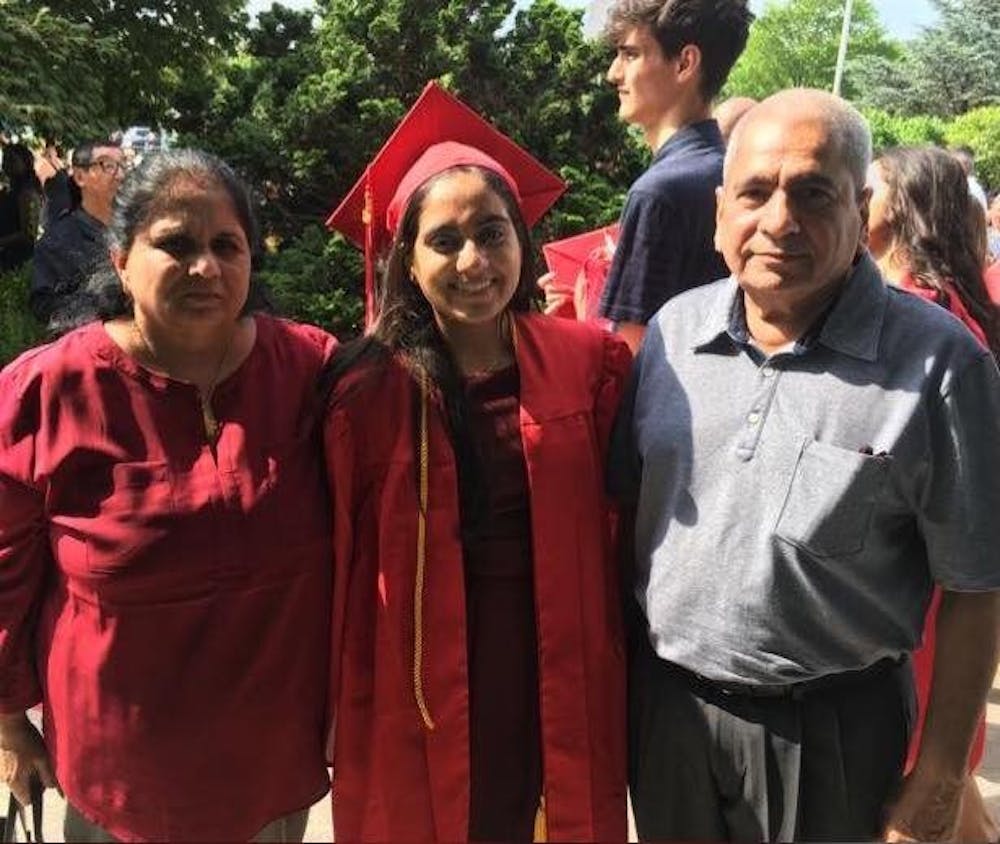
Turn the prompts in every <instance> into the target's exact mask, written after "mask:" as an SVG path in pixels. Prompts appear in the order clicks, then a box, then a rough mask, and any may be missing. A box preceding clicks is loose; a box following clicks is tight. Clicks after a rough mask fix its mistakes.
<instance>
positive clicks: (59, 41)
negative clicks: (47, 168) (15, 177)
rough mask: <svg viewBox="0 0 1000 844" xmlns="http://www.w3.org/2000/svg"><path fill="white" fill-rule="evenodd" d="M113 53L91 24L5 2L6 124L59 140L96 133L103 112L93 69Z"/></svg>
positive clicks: (1, 17) (2, 86)
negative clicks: (74, 133)
mask: <svg viewBox="0 0 1000 844" xmlns="http://www.w3.org/2000/svg"><path fill="white" fill-rule="evenodd" d="M113 52H114V45H113V43H111V42H110V41H109V40H108V39H106V38H102V37H96V36H95V33H94V31H93V29H92V27H91V26H90V25H89V24H87V23H73V22H71V21H69V20H66V19H65V18H63V17H60V16H59V15H58V14H55V13H54V12H53V11H52V10H50V9H48V8H45V7H42V8H38V9H35V8H33V5H32V4H30V3H24V2H6V0H0V55H2V56H3V62H4V70H3V73H2V74H0V120H2V121H3V122H4V123H7V124H12V125H14V126H32V127H35V128H38V129H43V130H45V131H46V132H48V133H50V134H55V135H60V134H69V133H71V132H80V133H85V132H89V131H94V130H95V129H96V127H97V126H98V125H99V123H100V118H101V116H102V114H103V108H102V106H101V85H100V82H99V81H98V80H97V79H95V78H94V76H93V75H92V74H90V73H89V69H90V67H92V66H93V65H94V64H95V63H97V62H99V61H102V60H104V58H105V57H107V56H109V55H111V54H113Z"/></svg>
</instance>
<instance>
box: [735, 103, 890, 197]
mask: <svg viewBox="0 0 1000 844" xmlns="http://www.w3.org/2000/svg"><path fill="white" fill-rule="evenodd" d="M772 112H773V113H776V114H782V115H788V114H791V115H795V116H796V117H801V118H803V119H808V118H813V117H815V118H818V119H820V120H823V121H824V122H825V123H826V125H827V127H828V128H829V132H830V138H831V139H832V140H833V141H834V142H835V143H836V144H837V149H838V150H840V154H841V155H842V156H843V158H844V162H845V163H846V164H847V167H848V170H849V171H850V173H851V177H852V178H853V179H854V185H855V187H856V188H857V190H858V191H859V192H860V191H861V190H863V189H864V186H865V182H866V180H867V176H868V167H869V165H870V164H871V163H872V133H871V130H870V129H869V128H868V121H867V120H865V118H864V117H863V116H862V115H861V112H859V111H858V110H857V109H856V108H855V107H854V106H852V105H851V104H850V103H849V102H847V101H846V100H843V99H841V98H840V97H837V96H834V95H833V94H831V93H829V92H827V91H819V90H816V89H813V88H790V89H788V90H786V91H779V92H778V93H777V94H774V95H772V96H770V97H768V98H767V99H766V100H764V101H763V102H761V103H759V104H758V105H756V106H754V107H753V108H752V109H750V111H748V112H747V113H746V115H744V117H743V118H742V119H741V120H740V121H739V123H737V124H736V128H735V129H734V130H733V135H732V137H731V138H730V141H729V147H728V148H727V150H726V160H725V167H724V173H725V172H726V171H728V169H729V164H730V160H731V158H732V156H733V151H734V150H735V149H736V148H737V147H738V146H739V144H740V139H741V138H742V136H743V134H744V133H745V132H746V131H747V129H748V128H749V127H751V126H752V125H753V124H754V123H756V122H757V121H758V120H767V119H769V117H770V116H771V113H772Z"/></svg>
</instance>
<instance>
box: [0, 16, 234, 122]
mask: <svg viewBox="0 0 1000 844" xmlns="http://www.w3.org/2000/svg"><path fill="white" fill-rule="evenodd" d="M10 5H12V6H15V7H18V6H19V7H22V8H23V9H25V10H27V11H28V12H31V13H36V14H37V13H40V12H43V11H46V10H47V12H48V13H49V14H50V15H51V16H52V17H53V18H54V19H60V20H62V21H64V22H67V23H69V24H75V25H77V26H78V27H86V28H87V29H88V30H89V32H90V33H91V34H92V35H93V36H94V37H95V38H97V39H99V41H100V42H101V43H102V44H103V45H105V46H106V47H107V49H104V50H102V51H100V52H98V53H96V54H95V53H94V52H93V51H92V50H81V52H80V57H82V60H79V59H75V60H74V66H73V70H74V73H73V75H72V76H70V77H68V81H69V84H68V85H67V88H66V93H67V96H77V97H79V92H80V91H81V86H82V85H85V84H86V85H89V84H92V83H94V82H96V84H97V85H98V91H99V96H97V97H94V98H92V99H90V100H89V101H88V100H82V101H81V102H82V103H83V104H84V105H85V106H86V107H87V108H88V109H90V110H91V112H90V113H92V114H93V115H95V117H94V118H91V120H92V122H93V121H94V120H98V121H103V124H104V129H105V131H106V130H107V128H108V127H109V126H112V125H123V126H124V125H128V124H130V123H147V122H148V123H153V124H156V123H159V122H161V121H168V120H169V113H170V109H171V106H172V104H173V100H174V97H175V96H176V95H177V93H178V92H179V91H181V90H182V89H183V88H184V87H185V86H186V85H188V84H191V82H192V81H193V80H196V79H198V78H201V77H204V76H205V75H206V73H208V71H209V69H210V66H211V62H212V60H213V59H214V57H215V56H217V55H218V54H219V53H220V52H225V51H228V50H231V49H233V48H234V47H235V46H236V45H237V44H238V43H239V42H240V39H241V37H242V35H243V33H244V31H245V29H246V23H247V16H246V13H245V12H244V10H243V7H244V5H245V0H212V2H203V0H88V2H81V0H14V2H12V3H10ZM50 62H51V64H50V69H49V70H48V72H51V70H55V71H57V72H59V69H60V65H59V64H58V63H57V61H56V60H55V57H53V59H50ZM44 75H45V74H41V76H44ZM35 81H37V80H36V79H32V82H35ZM73 128H74V129H76V127H73ZM72 134H75V135H76V136H77V137H79V135H80V134H82V132H80V131H79V130H77V131H75V132H72Z"/></svg>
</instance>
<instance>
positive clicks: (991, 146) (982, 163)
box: [945, 105, 1000, 190]
mask: <svg viewBox="0 0 1000 844" xmlns="http://www.w3.org/2000/svg"><path fill="white" fill-rule="evenodd" d="M945 138H946V140H947V141H948V143H949V144H950V145H951V146H968V147H970V148H971V149H972V151H973V152H974V153H975V154H976V173H977V174H978V176H979V178H980V179H981V180H982V181H983V182H984V183H985V184H986V185H987V186H988V187H990V188H993V189H994V190H996V189H1000V105H996V106H983V107H982V108H977V109H973V110H972V111H970V112H968V113H966V114H963V115H961V116H959V117H956V118H955V120H954V121H952V123H951V124H950V125H949V126H948V129H947V131H946V132H945Z"/></svg>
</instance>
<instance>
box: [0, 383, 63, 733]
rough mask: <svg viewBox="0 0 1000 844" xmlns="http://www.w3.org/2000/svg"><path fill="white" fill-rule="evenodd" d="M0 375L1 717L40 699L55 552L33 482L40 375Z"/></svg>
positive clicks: (41, 497) (42, 501)
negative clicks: (43, 623) (45, 610)
mask: <svg viewBox="0 0 1000 844" xmlns="http://www.w3.org/2000/svg"><path fill="white" fill-rule="evenodd" d="M18 372H19V371H18V370H13V371H12V370H11V369H8V370H6V371H5V372H3V373H2V374H0V712H3V713H5V714H11V713H15V712H23V711H24V710H25V709H28V708H30V707H32V706H34V705H35V704H36V703H38V702H39V701H40V700H41V690H40V688H39V684H38V678H37V675H36V672H35V656H34V654H35V648H34V644H35V643H34V638H35V637H34V634H35V623H36V620H37V617H38V608H39V606H40V604H41V598H42V589H43V584H44V581H45V571H46V568H47V566H48V565H49V561H50V557H51V553H50V550H49V544H48V529H47V524H46V521H45V497H44V492H43V490H42V489H40V488H39V487H38V486H36V485H35V483H34V480H33V477H32V476H33V472H34V464H35V449H36V435H37V432H38V427H39V418H40V407H39V386H38V381H39V380H40V379H39V378H38V377H37V376H36V378H35V379H33V381H29V383H28V385H27V388H25V386H24V385H23V384H22V383H21V379H19V378H18V377H17V375H18Z"/></svg>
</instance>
